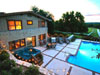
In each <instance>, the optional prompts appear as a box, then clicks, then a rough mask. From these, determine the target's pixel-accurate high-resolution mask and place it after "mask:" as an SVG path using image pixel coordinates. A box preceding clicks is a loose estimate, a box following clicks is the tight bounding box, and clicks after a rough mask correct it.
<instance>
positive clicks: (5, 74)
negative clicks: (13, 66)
mask: <svg viewBox="0 0 100 75" xmlns="http://www.w3.org/2000/svg"><path fill="white" fill-rule="evenodd" d="M0 75H12V74H11V73H10V72H8V71H6V70H2V71H1V74H0Z"/></svg>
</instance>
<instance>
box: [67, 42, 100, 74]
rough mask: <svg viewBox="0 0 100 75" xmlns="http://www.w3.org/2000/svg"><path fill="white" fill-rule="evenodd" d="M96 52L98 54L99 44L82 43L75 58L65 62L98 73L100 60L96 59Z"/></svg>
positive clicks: (72, 57)
mask: <svg viewBox="0 0 100 75" xmlns="http://www.w3.org/2000/svg"><path fill="white" fill-rule="evenodd" d="M97 52H99V53H100V43H93V42H86V41H82V42H81V45H80V48H79V50H78V53H77V54H76V56H70V57H69V58H68V60H67V61H68V62H69V63H71V64H74V65H77V66H80V67H83V68H85V69H88V70H92V71H94V72H97V73H100V59H98V58H96V55H97V54H98V53H97Z"/></svg>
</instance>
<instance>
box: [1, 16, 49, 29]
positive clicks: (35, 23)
mask: <svg viewBox="0 0 100 75" xmlns="http://www.w3.org/2000/svg"><path fill="white" fill-rule="evenodd" d="M8 20H21V21H22V28H23V29H30V28H38V21H42V20H43V19H41V18H38V17H35V16H31V15H17V16H8V17H0V31H9V30H8V25H7V21H8ZM27 20H32V21H33V24H32V25H27ZM45 25H46V26H47V22H46V21H45Z"/></svg>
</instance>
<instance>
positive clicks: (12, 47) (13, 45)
mask: <svg viewBox="0 0 100 75" xmlns="http://www.w3.org/2000/svg"><path fill="white" fill-rule="evenodd" d="M13 49H15V44H14V42H13V41H12V42H9V50H13Z"/></svg>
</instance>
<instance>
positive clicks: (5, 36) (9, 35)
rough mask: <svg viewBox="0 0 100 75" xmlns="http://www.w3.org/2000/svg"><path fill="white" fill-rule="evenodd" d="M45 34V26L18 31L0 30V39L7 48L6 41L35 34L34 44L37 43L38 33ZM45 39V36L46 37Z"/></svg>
mask: <svg viewBox="0 0 100 75" xmlns="http://www.w3.org/2000/svg"><path fill="white" fill-rule="evenodd" d="M41 34H46V35H47V28H46V27H45V28H34V29H24V30H19V31H10V32H0V40H2V41H3V42H4V43H5V44H6V45H7V48H8V49H9V45H8V42H10V41H13V40H18V39H23V38H27V37H32V36H36V46H38V45H39V42H38V35H41ZM46 39H47V37H46Z"/></svg>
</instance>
